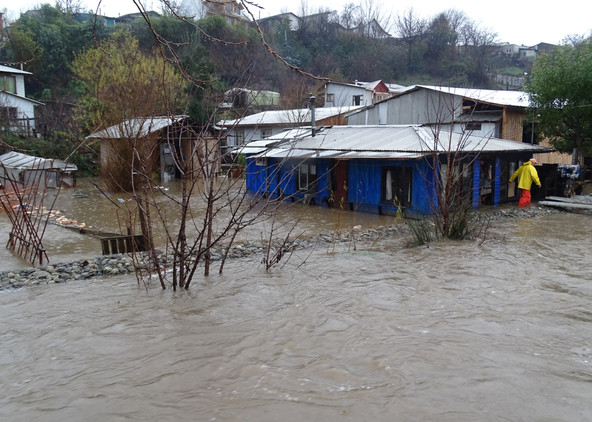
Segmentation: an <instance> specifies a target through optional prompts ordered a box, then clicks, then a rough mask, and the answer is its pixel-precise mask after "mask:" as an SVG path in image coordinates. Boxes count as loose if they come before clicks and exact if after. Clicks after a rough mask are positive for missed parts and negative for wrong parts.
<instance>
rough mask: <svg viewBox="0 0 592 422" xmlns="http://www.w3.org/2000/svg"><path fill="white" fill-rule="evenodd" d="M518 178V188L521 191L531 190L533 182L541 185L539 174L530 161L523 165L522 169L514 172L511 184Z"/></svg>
mask: <svg viewBox="0 0 592 422" xmlns="http://www.w3.org/2000/svg"><path fill="white" fill-rule="evenodd" d="M516 177H518V187H519V188H520V189H526V190H530V187H531V185H532V182H534V184H535V185H537V186H539V185H540V184H541V181H540V180H539V174H538V173H537V171H536V168H535V167H534V166H533V165H532V163H531V162H530V161H527V162H525V163H524V164H522V165H521V166H520V168H519V169H518V170H516V171H515V172H514V174H513V175H512V177H510V182H513V181H514V179H516Z"/></svg>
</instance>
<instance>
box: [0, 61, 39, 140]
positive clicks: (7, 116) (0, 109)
mask: <svg viewBox="0 0 592 422" xmlns="http://www.w3.org/2000/svg"><path fill="white" fill-rule="evenodd" d="M25 75H31V73H30V72H26V71H24V70H20V69H14V68H12V67H8V66H2V65H0V126H1V127H3V128H5V129H9V130H12V131H15V132H19V133H22V134H25V135H33V134H34V132H35V106H38V105H43V103H40V102H39V101H35V100H32V99H30V98H27V97H26V96H25Z"/></svg>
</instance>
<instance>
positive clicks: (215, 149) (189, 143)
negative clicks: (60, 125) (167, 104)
mask: <svg viewBox="0 0 592 422" xmlns="http://www.w3.org/2000/svg"><path fill="white" fill-rule="evenodd" d="M87 139H88V140H90V141H91V142H92V141H96V142H100V155H101V172H102V174H103V176H106V177H107V178H110V177H111V176H115V175H116V174H118V173H119V176H120V177H118V179H119V181H120V182H121V183H131V175H132V171H133V172H134V174H135V172H138V171H140V166H143V170H142V171H144V172H146V173H147V174H146V175H147V176H149V177H151V178H152V179H153V180H158V181H160V182H162V183H166V182H168V181H171V180H174V179H176V178H179V177H180V175H181V174H180V173H181V172H180V167H185V166H186V169H187V172H188V173H190V174H193V175H196V176H197V177H199V174H201V172H202V171H207V172H212V173H215V172H217V171H218V170H219V167H220V143H219V141H218V139H216V138H215V137H213V136H212V135H211V134H210V133H209V132H208V131H206V130H205V129H204V128H202V127H201V126H200V125H198V124H196V123H195V122H193V121H192V120H191V119H190V118H189V117H188V116H185V115H177V116H155V117H147V118H137V119H129V120H125V121H123V122H121V123H119V124H116V125H113V126H110V127H108V128H106V129H103V130H99V131H96V132H94V133H92V134H90V135H89V136H88V137H87ZM134 151H135V152H134ZM136 153H137V154H136ZM134 154H136V156H139V157H140V158H141V159H142V163H141V164H140V163H138V165H137V166H136V167H134V169H132V168H131V166H132V164H131V163H132V156H133V155H134Z"/></svg>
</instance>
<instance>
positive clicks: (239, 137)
mask: <svg viewBox="0 0 592 422" xmlns="http://www.w3.org/2000/svg"><path fill="white" fill-rule="evenodd" d="M234 141H235V146H238V145H242V144H244V142H245V131H244V130H243V129H236V130H235V131H234Z"/></svg>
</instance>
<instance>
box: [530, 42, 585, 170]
mask: <svg viewBox="0 0 592 422" xmlns="http://www.w3.org/2000/svg"><path fill="white" fill-rule="evenodd" d="M526 91H527V92H528V93H529V94H530V101H531V107H532V108H533V109H534V111H535V113H536V115H537V120H536V131H537V134H539V135H542V136H543V137H546V138H548V139H549V141H550V142H551V145H553V146H554V147H555V148H556V149H557V150H558V151H561V152H573V150H574V149H575V150H576V151H577V154H574V159H578V158H576V157H578V156H580V155H585V156H589V155H591V154H592V38H588V39H585V40H581V41H576V42H574V43H572V44H566V45H562V46H559V47H557V48H556V49H555V50H553V51H552V52H550V53H547V54H543V55H541V56H540V57H539V58H538V59H537V60H536V61H535V63H534V66H533V69H532V74H531V75H530V78H529V81H528V83H527V85H526Z"/></svg>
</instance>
